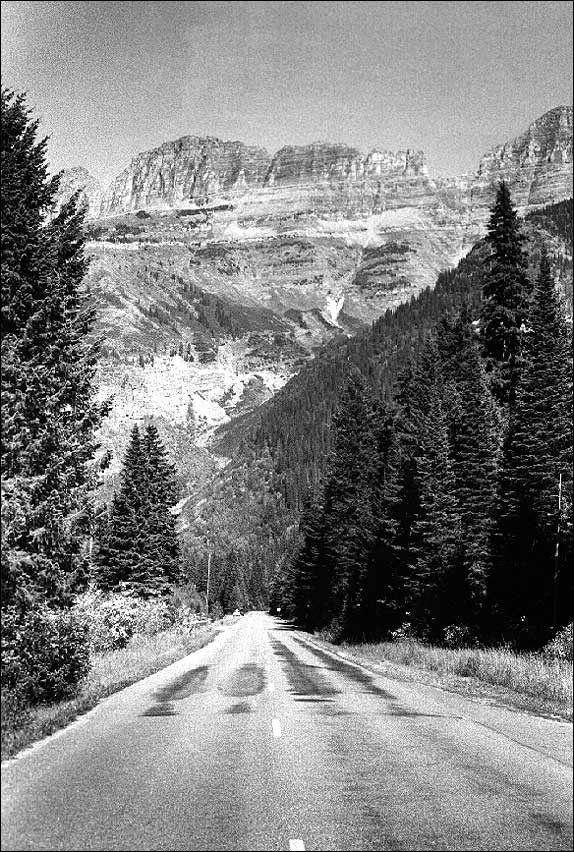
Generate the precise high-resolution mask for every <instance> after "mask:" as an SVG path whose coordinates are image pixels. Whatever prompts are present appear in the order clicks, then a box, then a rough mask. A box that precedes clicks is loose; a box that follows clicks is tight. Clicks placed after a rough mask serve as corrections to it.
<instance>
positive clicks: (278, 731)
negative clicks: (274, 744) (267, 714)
mask: <svg viewBox="0 0 574 852" xmlns="http://www.w3.org/2000/svg"><path fill="white" fill-rule="evenodd" d="M271 727H272V728H273V736H274V737H280V736H281V725H280V723H279V719H273V720H272V722H271Z"/></svg>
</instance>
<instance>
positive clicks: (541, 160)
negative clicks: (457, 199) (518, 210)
mask: <svg viewBox="0 0 574 852" xmlns="http://www.w3.org/2000/svg"><path fill="white" fill-rule="evenodd" d="M503 179H504V180H506V181H507V182H508V183H509V184H510V185H511V187H512V194H513V199H514V203H515V204H516V205H517V206H519V207H522V208H524V207H528V208H531V207H534V206H537V205H542V204H550V203H552V202H553V201H558V200H560V199H562V198H568V197H570V196H571V195H572V108H571V107H556V109H552V110H550V111H549V112H547V113H545V114H544V115H543V116H542V117H541V118H539V119H537V120H536V121H534V122H533V123H532V124H531V125H530V127H529V128H528V130H527V131H526V132H525V133H523V134H522V135H521V136H519V137H518V138H516V139H514V140H512V142H507V143H506V144H505V145H499V146H498V147H497V148H493V149H492V150H491V151H489V152H488V154H485V156H484V157H483V158H482V160H481V162H480V166H479V168H478V173H477V176H476V178H475V180H474V181H473V184H472V188H471V199H472V202H473V203H474V204H476V203H477V202H482V201H483V200H486V201H487V202H488V200H489V199H490V197H491V193H492V185H493V183H496V182H498V181H500V180H503Z"/></svg>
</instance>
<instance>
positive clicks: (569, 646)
mask: <svg viewBox="0 0 574 852" xmlns="http://www.w3.org/2000/svg"><path fill="white" fill-rule="evenodd" d="M542 653H543V654H544V656H545V657H553V658H556V659H559V660H569V661H570V662H572V659H573V657H574V654H573V625H572V623H570V624H566V625H565V626H564V627H561V628H560V630H558V632H557V633H556V635H555V636H554V638H553V639H551V641H550V642H548V644H547V645H545V646H544V648H543V649H542Z"/></svg>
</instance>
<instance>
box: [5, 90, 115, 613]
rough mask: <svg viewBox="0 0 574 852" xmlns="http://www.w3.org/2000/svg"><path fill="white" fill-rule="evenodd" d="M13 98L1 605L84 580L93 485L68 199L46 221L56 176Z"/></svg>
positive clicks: (84, 332) (88, 345)
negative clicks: (50, 175) (49, 171)
mask: <svg viewBox="0 0 574 852" xmlns="http://www.w3.org/2000/svg"><path fill="white" fill-rule="evenodd" d="M37 129H38V122H37V121H32V120H31V119H30V113H29V111H28V110H27V108H26V106H25V97H24V96H23V95H15V94H14V93H13V92H10V91H8V90H3V91H2V201H1V205H2V207H1V210H2V244H1V245H2V410H3V418H2V481H3V499H4V501H5V506H4V512H3V515H4V530H3V533H4V548H3V565H2V579H3V586H4V596H3V604H4V606H9V605H11V604H13V603H14V604H18V605H20V606H23V607H25V606H27V605H28V604H29V603H30V602H31V601H32V600H34V599H38V598H39V597H40V598H44V599H46V600H48V601H49V602H51V603H54V604H60V605H62V604H66V603H69V601H70V600H71V596H72V595H73V593H74V592H75V591H76V590H77V589H78V588H79V587H81V585H82V583H83V582H85V579H86V575H85V567H84V564H83V563H84V560H83V554H82V551H83V546H84V542H85V539H86V534H87V532H88V527H89V523H90V516H91V507H90V500H89V493H90V491H91V490H92V489H93V487H94V485H95V481H96V477H95V470H94V468H93V466H92V458H93V455H94V452H95V449H96V443H95V437H94V435H95V431H96V429H97V428H98V426H99V424H100V422H101V419H102V417H103V416H104V415H105V413H106V412H107V408H108V407H107V405H102V404H100V403H98V402H97V401H96V399H95V390H94V385H93V380H94V374H95V366H96V357H97V346H96V345H95V344H94V342H93V341H92V342H90V336H89V335H90V332H91V329H92V326H93V319H94V317H93V313H92V312H91V311H89V310H87V309H86V308H85V305H84V301H83V296H82V295H81V290H82V284H83V278H84V275H85V272H86V269H87V261H86V258H85V256H84V253H83V245H84V239H83V235H82V223H83V212H82V211H81V210H80V209H79V208H78V204H77V198H73V199H72V200H71V201H70V202H69V203H68V204H66V205H64V207H63V208H62V209H61V211H60V213H59V215H58V216H57V217H55V218H54V219H53V220H52V221H51V222H49V223H48V222H47V216H48V214H49V213H50V212H51V208H52V204H53V199H54V194H55V191H56V189H57V185H58V178H55V179H52V180H49V179H48V177H47V165H46V161H45V148H46V140H43V141H41V142H38V143H36V141H35V138H36V133H37Z"/></svg>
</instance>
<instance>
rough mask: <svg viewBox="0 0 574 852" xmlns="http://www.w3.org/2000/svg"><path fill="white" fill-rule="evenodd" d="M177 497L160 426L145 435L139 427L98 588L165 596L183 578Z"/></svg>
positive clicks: (105, 542)
mask: <svg viewBox="0 0 574 852" xmlns="http://www.w3.org/2000/svg"><path fill="white" fill-rule="evenodd" d="M175 497H176V485H175V478H174V468H173V466H172V465H171V464H170V463H169V462H168V460H167V454H166V452H165V449H164V447H163V445H162V443H161V440H160V438H159V434H158V432H157V429H156V428H155V426H153V425H150V426H148V427H147V429H146V432H145V435H144V436H143V438H142V436H141V434H140V431H139V428H138V426H137V425H135V426H134V427H133V429H132V432H131V437H130V443H129V445H128V448H127V451H126V455H125V458H124V466H123V469H122V473H121V477H120V488H119V491H117V492H116V493H115V494H114V498H113V501H112V505H111V509H110V515H109V520H108V524H107V527H106V528H105V530H104V533H103V536H102V540H101V541H100V543H99V549H98V555H97V565H98V582H99V585H100V586H101V587H102V588H104V589H108V590H116V589H118V588H125V589H129V590H131V591H133V592H135V593H136V594H138V595H141V596H143V597H149V596H153V595H158V594H163V593H164V592H167V591H168V590H169V589H170V588H171V586H172V585H173V584H174V583H176V582H177V581H178V579H179V572H180V550H179V543H178V538H177V534H176V529H175V518H174V516H173V515H172V514H171V512H170V506H171V505H172V504H173V502H174V500H175Z"/></svg>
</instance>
